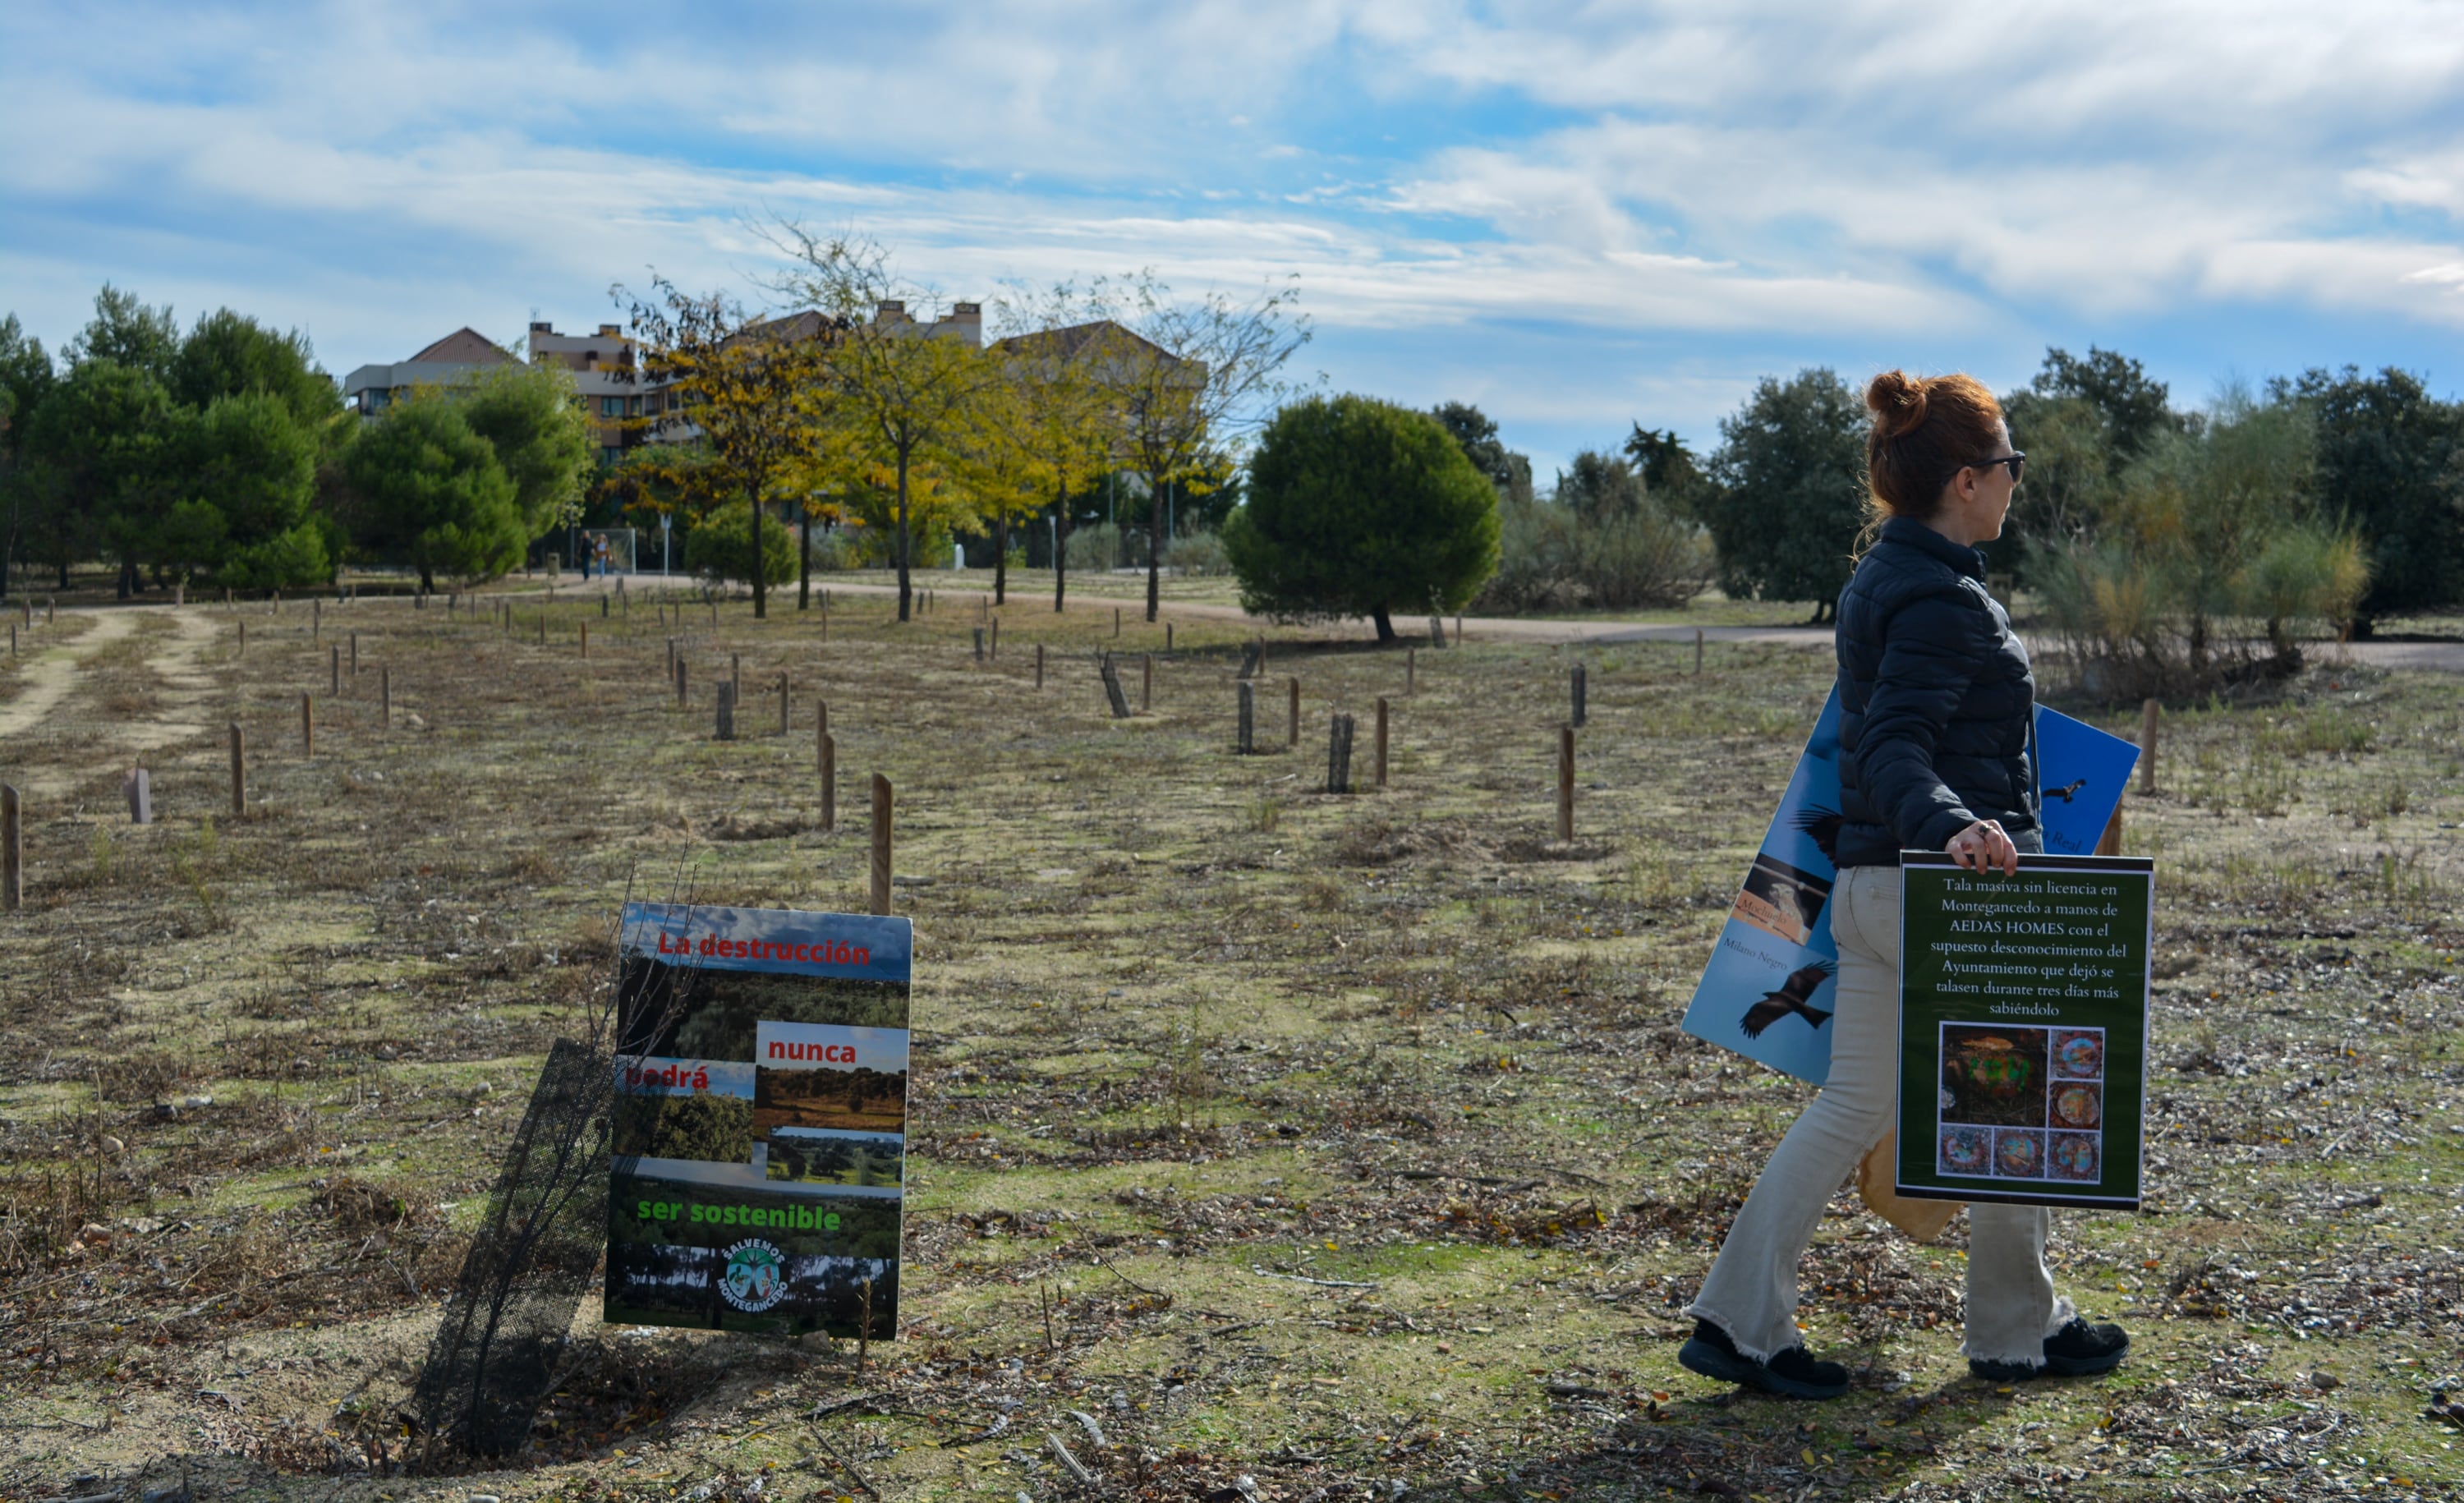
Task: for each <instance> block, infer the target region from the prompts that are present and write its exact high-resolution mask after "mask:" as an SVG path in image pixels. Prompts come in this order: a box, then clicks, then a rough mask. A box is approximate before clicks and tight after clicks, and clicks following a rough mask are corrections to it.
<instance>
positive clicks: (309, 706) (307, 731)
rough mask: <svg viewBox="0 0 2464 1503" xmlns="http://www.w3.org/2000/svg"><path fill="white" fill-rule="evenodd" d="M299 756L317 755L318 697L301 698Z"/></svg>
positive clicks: (304, 696)
mask: <svg viewBox="0 0 2464 1503" xmlns="http://www.w3.org/2000/svg"><path fill="white" fill-rule="evenodd" d="M299 755H300V756H302V757H314V756H316V755H317V696H314V695H301V696H299Z"/></svg>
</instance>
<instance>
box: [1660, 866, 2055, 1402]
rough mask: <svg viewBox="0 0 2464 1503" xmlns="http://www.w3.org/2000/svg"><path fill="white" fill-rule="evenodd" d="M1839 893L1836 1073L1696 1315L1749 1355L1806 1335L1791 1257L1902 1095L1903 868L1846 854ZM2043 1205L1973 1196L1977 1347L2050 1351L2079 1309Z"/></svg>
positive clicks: (1980, 1351)
mask: <svg viewBox="0 0 2464 1503" xmlns="http://www.w3.org/2000/svg"><path fill="white" fill-rule="evenodd" d="M1839 876H1840V880H1839V884H1838V886H1837V887H1836V888H1834V889H1833V891H1832V895H1831V932H1832V935H1833V937H1834V938H1836V939H1837V940H1838V941H1839V985H1838V1000H1837V1004H1836V1006H1837V1010H1836V1011H1835V1012H1834V1013H1833V1014H1832V1018H1831V1023H1830V1025H1829V1026H1830V1028H1831V1030H1832V1036H1831V1079H1830V1083H1829V1084H1827V1085H1825V1086H1824V1087H1823V1088H1822V1091H1821V1094H1818V1095H1816V1096H1815V1098H1814V1104H1813V1105H1811V1106H1809V1107H1807V1108H1806V1109H1805V1114H1804V1115H1803V1116H1799V1117H1798V1118H1797V1119H1796V1122H1795V1125H1793V1126H1792V1127H1791V1128H1790V1129H1789V1130H1788V1136H1787V1137H1786V1138H1781V1139H1780V1144H1779V1148H1778V1150H1777V1151H1776V1152H1774V1153H1773V1154H1772V1155H1771V1162H1770V1163H1769V1164H1767V1165H1765V1166H1764V1168H1763V1173H1762V1178H1761V1179H1759V1180H1756V1181H1755V1182H1754V1188H1753V1192H1752V1193H1751V1194H1749V1195H1748V1196H1747V1197H1746V1204H1745V1208H1744V1209H1742V1210H1740V1211H1739V1212H1738V1213H1737V1219H1736V1222H1735V1224H1734V1225H1732V1226H1730V1227H1729V1228H1728V1240H1727V1242H1726V1243H1725V1244H1723V1245H1722V1246H1721V1249H1720V1257H1719V1261H1717V1262H1716V1263H1713V1264H1712V1265H1711V1275H1710V1277H1708V1278H1706V1279H1705V1280H1704V1281H1703V1290H1702V1293H1700V1294H1698V1295H1696V1296H1695V1300H1694V1303H1693V1305H1692V1306H1691V1307H1689V1309H1688V1310H1687V1314H1689V1315H1693V1316H1695V1317H1696V1318H1697V1319H1701V1320H1708V1321H1710V1322H1711V1323H1712V1324H1714V1325H1716V1326H1718V1327H1720V1328H1721V1329H1722V1330H1724V1331H1726V1332H1727V1333H1728V1337H1729V1339H1731V1340H1733V1341H1734V1342H1736V1344H1737V1350H1738V1351H1740V1352H1742V1353H1744V1354H1745V1355H1746V1356H1748V1357H1750V1358H1753V1359H1756V1360H1758V1361H1761V1360H1768V1359H1770V1358H1771V1356H1772V1354H1774V1353H1777V1352H1780V1351H1783V1350H1785V1349H1787V1348H1789V1347H1792V1346H1795V1345H1798V1344H1799V1341H1800V1337H1799V1336H1798V1334H1797V1329H1796V1265H1797V1262H1798V1260H1799V1259H1800V1258H1802V1257H1803V1256H1804V1254H1805V1245H1806V1243H1807V1242H1808V1241H1809V1240H1810V1239H1811V1238H1812V1237H1813V1235H1814V1227H1815V1223H1817V1222H1819V1221H1820V1220H1821V1219H1822V1211H1823V1207H1825V1206H1826V1205H1830V1203H1831V1197H1832V1196H1833V1195H1834V1194H1836V1193H1837V1191H1838V1189H1839V1187H1840V1185H1841V1183H1843V1182H1845V1181H1846V1179H1847V1177H1848V1172H1849V1171H1850V1170H1851V1169H1854V1168H1855V1167H1856V1166H1857V1161H1858V1160H1860V1159H1862V1158H1864V1157H1865V1151H1866V1150H1867V1149H1869V1148H1871V1147H1873V1146H1874V1144H1875V1143H1876V1142H1877V1141H1879V1140H1880V1139H1881V1136H1882V1134H1883V1133H1884V1132H1886V1131H1888V1130H1889V1129H1890V1126H1891V1122H1892V1118H1893V1116H1895V1115H1896V1111H1897V1108H1898V1105H1899V1063H1898V1061H1899V1051H1900V872H1899V868H1897V867H1851V868H1850V869H1848V870H1847V871H1845V872H1843V873H1840V874H1839ZM2049 1225H2050V1216H2049V1214H2048V1213H2047V1211H2046V1209H2045V1208H2044V1207H2043V1206H2041V1205H1970V1206H1969V1208H1968V1339H1967V1341H1966V1343H1965V1344H1963V1345H1962V1346H1961V1348H1960V1350H1961V1352H1962V1353H1963V1354H1965V1355H1966V1356H1968V1357H1971V1358H1978V1359H1985V1360H1989V1361H2003V1362H2018V1363H2023V1364H2025V1365H2027V1366H2030V1367H2035V1366H2040V1365H2042V1364H2043V1362H2044V1356H2045V1351H2044V1341H2045V1337H2049V1336H2051V1335H2053V1334H2054V1333H2055V1332H2056V1331H2058V1330H2060V1329H2061V1328H2062V1326H2063V1325H2065V1324H2066V1323H2068V1322H2069V1321H2070V1319H2071V1318H2072V1316H2073V1315H2075V1314H2076V1312H2075V1311H2074V1310H2073V1309H2072V1308H2071V1302H2070V1301H2069V1300H2068V1299H2066V1298H2060V1297H2057V1295H2056V1294H2055V1293H2054V1275H2053V1273H2052V1271H2050V1270H2048V1269H2047V1268H2046V1267H2045V1233H2046V1229H2047V1227H2048V1226H2049Z"/></svg>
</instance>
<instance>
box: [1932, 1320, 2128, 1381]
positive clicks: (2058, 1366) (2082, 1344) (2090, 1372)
mask: <svg viewBox="0 0 2464 1503" xmlns="http://www.w3.org/2000/svg"><path fill="white" fill-rule="evenodd" d="M2129 1352H2130V1337H2129V1334H2128V1333H2127V1332H2124V1331H2123V1329H2122V1328H2121V1327H2120V1326H2116V1325H2102V1326H2092V1325H2089V1324H2088V1323H2087V1322H2086V1321H2085V1320H2083V1319H2080V1318H2079V1317H2077V1316H2074V1317H2072V1320H2071V1322H2070V1324H2068V1325H2066V1326H2064V1327H2062V1328H2061V1329H2060V1330H2058V1331H2057V1332H2055V1333H2054V1334H2053V1335H2051V1336H2049V1337H2045V1365H2044V1366H2042V1367H2030V1366H2028V1365H2027V1364H2026V1363H2024V1362H1989V1361H1980V1360H1978V1359H1974V1358H1970V1359H1969V1363H1968V1371H1969V1376H1970V1377H1974V1378H1982V1379H1984V1380H1985V1381H1987V1382H1991V1383H2023V1382H2026V1381H2028V1380H2029V1379H2031V1378H2093V1377H2095V1376H2096V1375H2097V1374H2098V1373H2109V1372H2111V1371H2113V1370H2114V1369H2115V1368H2117V1367H2120V1366H2121V1365H2122V1359H2123V1358H2124V1357H2126V1356H2128V1355H2129Z"/></svg>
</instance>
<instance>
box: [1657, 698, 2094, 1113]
mask: <svg viewBox="0 0 2464 1503" xmlns="http://www.w3.org/2000/svg"><path fill="white" fill-rule="evenodd" d="M2036 739H2037V770H2038V776H2039V784H2040V785H2041V787H2042V790H2043V796H2042V797H2041V798H2040V800H2039V804H2040V806H2041V808H2042V814H2043V825H2044V840H2045V848H2046V850H2048V851H2056V852H2062V853H2077V852H2082V851H2094V850H2095V849H2096V846H2097V843H2098V841H2099V840H2100V839H2101V838H2102V836H2103V833H2104V828H2105V825H2106V823H2107V822H2108V821H2110V820H2111V818H2112V817H2113V810H2114V807H2116V806H2117V805H2118V804H2120V802H2121V800H2122V792H2123V787H2124V785H2127V783H2128V782H2129V779H2130V772H2131V768H2132V767H2133V766H2135V765H2136V764H2137V763H2138V761H2139V748H2138V747H2137V746H2134V745H2132V744H2131V743H2130V742H2129V741H2126V740H2123V739H2122V738H2120V737H2117V736H2111V735H2107V734H2106V733H2105V732H2103V731H2100V730H2098V729H2097V728H2096V727H2095V726H2092V725H2088V724H2086V723H2084V722H2083V721H2080V720H2077V719H2073V718H2071V717H2069V716H2067V715H2063V714H2061V713H2060V712H2059V711H2056V710H2048V709H2046V708H2044V707H2043V706H2041V705H2039V706H2038V707H2037V708H2036ZM1839 810H1840V800H1839V691H1838V689H1837V687H1836V686H1835V687H1834V688H1833V689H1832V691H1831V696H1830V697H1829V698H1827V699H1825V700H1824V701H1823V705H1822V713H1821V714H1820V715H1819V716H1817V717H1815V722H1814V731H1813V734H1812V735H1811V736H1809V737H1808V738H1807V739H1806V743H1805V751H1804V754H1803V755H1802V756H1800V757H1799V758H1798V759H1797V763H1796V767H1795V769H1794V770H1793V772H1792V773H1791V774H1790V776H1789V780H1788V787H1787V790H1786V791H1785V792H1783V793H1782V794H1781V795H1780V802H1779V808H1778V809H1777V811H1775V812H1774V813H1773V814H1772V816H1771V828H1770V829H1769V830H1768V831H1766V832H1765V834H1764V836H1763V842H1762V846H1761V849H1759V850H1758V851H1755V853H1754V858H1753V860H1752V861H1751V862H1750V863H1749V865H1748V867H1747V870H1746V877H1745V880H1744V882H1742V883H1741V884H1740V885H1739V887H1738V890H1737V897H1736V901H1735V903H1734V904H1733V905H1732V906H1731V908H1730V910H1729V915H1728V918H1727V922H1726V923H1724V924H1723V925H1722V926H1721V929H1720V936H1719V939H1717V940H1716V941H1715V942H1714V943H1713V945H1712V949H1711V958H1710V959H1709V961H1706V962H1705V964H1704V967H1703V977H1702V980H1701V981H1700V982H1698V983H1696V984H1695V987H1694V997H1693V1000H1692V1002H1691V1003H1689V1004H1688V1005H1687V1006H1686V1008H1685V1018H1684V1023H1683V1028H1684V1029H1685V1031H1686V1032H1688V1033H1691V1034H1693V1035H1694V1036H1695V1037H1697V1038H1700V1039H1704V1040H1705V1041H1707V1042H1709V1043H1713V1044H1717V1045H1719V1046H1720V1047H1721V1048H1722V1049H1726V1050H1733V1051H1734V1052H1736V1053H1739V1054H1743V1055H1745V1056H1746V1057H1747V1058H1748V1059H1751V1060H1754V1061H1757V1062H1758V1063H1761V1064H1765V1065H1769V1066H1771V1068H1772V1069H1774V1070H1777V1071H1781V1072H1786V1073H1788V1074H1792V1075H1794V1076H1796V1077H1797V1078H1799V1079H1801V1080H1809V1081H1812V1082H1813V1083H1814V1084H1815V1085H1817V1086H1818V1085H1820V1084H1821V1083H1822V1082H1823V1080H1824V1079H1825V1078H1827V1077H1828V1076H1829V1075H1830V1073H1831V1030H1830V1028H1829V1026H1828V1025H1829V1024H1830V1021H1831V1014H1832V1012H1833V1011H1834V1003H1833V998H1834V997H1835V996H1836V995H1837V989H1838V988H1837V980H1838V974H1839V946H1838V943H1837V940H1835V939H1833V938H1832V935H1831V904H1830V898H1831V892H1832V888H1833V886H1834V884H1835V883H1837V880H1838V869H1837V866H1836V865H1835V864H1834V862H1835V859H1836V858H1837V853H1838V839H1839V825H1840V814H1839ZM2082 842H2083V843H2082Z"/></svg>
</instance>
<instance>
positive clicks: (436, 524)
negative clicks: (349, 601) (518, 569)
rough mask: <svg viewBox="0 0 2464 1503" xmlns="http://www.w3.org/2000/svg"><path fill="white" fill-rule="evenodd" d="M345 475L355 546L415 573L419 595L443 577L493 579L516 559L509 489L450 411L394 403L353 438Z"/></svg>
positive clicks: (520, 539)
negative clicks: (351, 494) (353, 499)
mask: <svg viewBox="0 0 2464 1503" xmlns="http://www.w3.org/2000/svg"><path fill="white" fill-rule="evenodd" d="M343 469H344V471H345V473H346V474H347V475H349V476H350V483H351V488H352V490H353V491H355V492H356V493H357V499H358V503H359V504H358V507H357V518H358V525H357V526H356V527H355V528H354V529H353V531H354V534H355V536H356V537H357V539H358V540H359V542H361V544H362V545H363V546H364V547H366V548H367V549H368V550H369V551H370V552H372V553H374V554H375V555H376V556H377V557H379V558H381V559H385V560H388V561H389V562H400V563H406V564H412V565H413V566H415V567H417V568H418V570H419V582H420V585H421V586H423V587H425V588H429V589H433V588H435V587H436V576H437V575H438V574H440V573H442V574H447V575H450V576H451V577H453V578H455V579H458V580H465V581H476V580H486V579H495V577H497V576H498V575H501V574H503V573H504V572H505V571H506V570H508V569H510V568H512V567H513V566H514V565H515V564H517V563H519V562H520V561H521V557H522V546H523V544H524V543H525V542H528V539H527V538H526V537H525V536H524V534H523V531H522V520H521V514H520V512H519V511H518V510H517V506H516V504H515V488H514V482H513V480H512V479H511V478H510V477H509V476H507V475H506V474H505V468H504V466H503V465H502V464H501V463H500V462H498V460H497V458H496V451H495V447H494V446H493V445H491V444H490V443H489V442H488V440H486V439H485V438H482V437H480V436H479V435H478V434H477V433H475V432H473V431H472V430H471V425H470V423H469V422H468V421H466V420H465V419H464V418H463V416H462V413H461V412H460V411H459V410H458V409H455V407H454V406H453V405H452V404H451V403H449V402H445V401H441V400H434V399H420V400H414V401H410V402H404V403H399V404H397V405H396V406H395V407H394V408H393V409H391V410H390V411H388V412H386V414H385V416H384V418H382V419H380V420H379V421H377V422H375V423H372V424H370V425H369V426H368V427H367V428H365V429H363V430H362V431H361V432H360V434H359V436H358V437H356V438H355V439H353V440H352V442H351V448H350V453H348V454H347V455H346V456H345V458H344V460H343Z"/></svg>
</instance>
